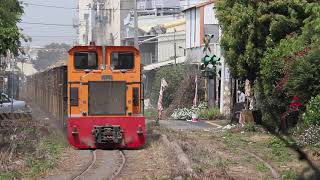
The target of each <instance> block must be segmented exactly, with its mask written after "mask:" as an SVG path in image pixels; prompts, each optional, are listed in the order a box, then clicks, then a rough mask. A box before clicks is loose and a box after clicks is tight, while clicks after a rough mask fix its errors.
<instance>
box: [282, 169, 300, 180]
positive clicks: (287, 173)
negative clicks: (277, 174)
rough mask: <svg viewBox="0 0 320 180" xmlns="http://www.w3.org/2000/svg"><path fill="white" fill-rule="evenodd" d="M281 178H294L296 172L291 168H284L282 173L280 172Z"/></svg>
mask: <svg viewBox="0 0 320 180" xmlns="http://www.w3.org/2000/svg"><path fill="white" fill-rule="evenodd" d="M282 179H286V180H294V179H297V173H296V172H295V171H294V170H292V169H289V170H285V171H284V172H283V173H282Z"/></svg>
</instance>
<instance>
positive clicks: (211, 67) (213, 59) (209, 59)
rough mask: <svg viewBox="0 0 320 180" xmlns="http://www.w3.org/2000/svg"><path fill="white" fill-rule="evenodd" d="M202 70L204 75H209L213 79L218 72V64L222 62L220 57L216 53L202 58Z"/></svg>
mask: <svg viewBox="0 0 320 180" xmlns="http://www.w3.org/2000/svg"><path fill="white" fill-rule="evenodd" d="M201 61H202V64H201V67H200V69H201V71H202V76H203V77H209V79H213V78H214V76H216V74H217V64H218V63H219V62H220V58H219V57H217V56H216V55H212V56H209V55H205V56H204V57H203V58H202V59H201Z"/></svg>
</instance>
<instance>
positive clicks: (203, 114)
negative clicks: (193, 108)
mask: <svg viewBox="0 0 320 180" xmlns="http://www.w3.org/2000/svg"><path fill="white" fill-rule="evenodd" d="M198 117H199V118H201V119H218V118H220V117H221V114H220V110H219V108H217V107H211V108H209V109H204V110H201V111H199V113H198Z"/></svg>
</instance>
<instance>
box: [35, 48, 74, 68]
mask: <svg viewBox="0 0 320 180" xmlns="http://www.w3.org/2000/svg"><path fill="white" fill-rule="evenodd" d="M70 48H71V47H70V45H67V44H64V43H62V44H59V43H51V44H48V45H46V46H45V47H44V49H42V50H39V51H38V57H37V59H36V60H34V61H33V64H34V67H35V68H36V69H37V70H39V71H42V70H44V69H46V68H48V67H50V66H52V65H54V64H56V63H57V62H59V61H60V62H66V60H67V58H68V53H67V52H68V50H69V49H70Z"/></svg>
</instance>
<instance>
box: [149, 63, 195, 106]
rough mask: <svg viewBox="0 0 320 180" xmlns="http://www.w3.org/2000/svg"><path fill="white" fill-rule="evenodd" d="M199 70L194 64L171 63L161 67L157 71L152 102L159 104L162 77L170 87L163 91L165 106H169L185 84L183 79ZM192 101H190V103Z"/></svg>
mask: <svg viewBox="0 0 320 180" xmlns="http://www.w3.org/2000/svg"><path fill="white" fill-rule="evenodd" d="M197 72H198V70H197V68H195V67H194V66H192V65H171V66H165V67H161V68H160V69H159V70H157V72H156V73H155V79H154V81H153V83H152V90H151V95H150V98H151V103H152V104H153V105H155V106H156V105H157V102H158V98H159V90H160V85H161V79H162V78H164V79H165V80H166V81H167V83H168V87H167V89H166V90H165V91H164V93H163V107H164V108H168V107H169V106H170V104H171V103H172V101H173V100H174V98H175V96H176V92H177V91H178V90H179V89H180V88H181V87H182V86H183V85H184V84H182V82H183V80H184V79H185V78H186V77H188V76H194V75H195V74H197ZM191 103H192V101H191V102H190V104H191Z"/></svg>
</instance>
